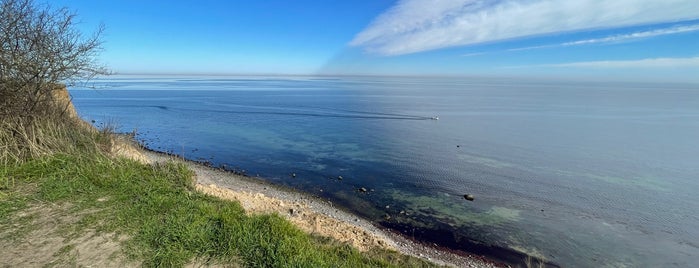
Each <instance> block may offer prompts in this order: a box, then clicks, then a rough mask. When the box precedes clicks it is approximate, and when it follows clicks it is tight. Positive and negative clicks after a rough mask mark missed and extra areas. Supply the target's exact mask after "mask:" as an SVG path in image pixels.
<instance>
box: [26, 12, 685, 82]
mask: <svg viewBox="0 0 699 268" xmlns="http://www.w3.org/2000/svg"><path fill="white" fill-rule="evenodd" d="M37 2H39V3H41V2H40V0H37ZM47 3H48V4H49V5H51V6H52V7H67V8H69V9H70V10H73V11H75V12H76V13H77V14H78V19H79V21H80V23H79V24H78V27H79V28H80V29H81V30H82V31H83V32H85V33H90V32H92V31H93V30H94V29H95V28H96V27H97V25H99V24H100V23H103V24H104V25H105V26H106V32H105V33H104V36H103V40H104V41H105V43H104V51H103V52H102V53H101V55H100V60H101V61H102V62H103V63H104V64H105V65H107V66H108V67H109V68H110V69H111V70H112V71H113V72H115V73H119V74H297V75H317V74H328V75H333V74H339V75H424V76H433V75H437V76H440V75H445V76H494V77H502V76H518V77H561V78H565V77H575V78H593V79H598V78H599V79H612V80H643V81H645V80H652V81H680V82H699V1H697V0H615V1H605V0H566V1H558V0H492V1H483V0H346V1H323V0H316V1H310V0H295V1H288V0H267V1H262V0H237V1H223V0H222V1H209V0H202V1H194V0H191V1H176V0H175V1H134V0H120V1H75V0H50V1H48V2H47Z"/></svg>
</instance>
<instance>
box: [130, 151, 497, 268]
mask: <svg viewBox="0 0 699 268" xmlns="http://www.w3.org/2000/svg"><path fill="white" fill-rule="evenodd" d="M143 155H144V156H145V158H146V160H147V161H148V162H151V163H157V162H164V161H169V160H174V161H181V162H183V163H185V164H186V165H187V166H188V167H189V168H190V169H191V170H192V171H194V173H195V174H196V189H197V190H199V191H201V192H204V193H206V194H209V195H212V196H216V197H219V198H223V199H228V200H237V201H239V202H240V203H241V205H242V206H243V208H245V210H246V211H247V212H248V213H277V214H279V215H281V216H283V217H285V218H287V219H288V220H289V221H291V222H292V223H294V224H295V225H296V226H298V227H299V228H300V229H302V230H304V231H306V232H309V233H312V234H317V235H320V236H325V237H332V238H334V239H337V240H338V241H341V242H345V243H349V244H350V245H352V246H354V247H355V248H357V249H359V250H360V251H365V252H366V251H369V250H372V249H375V248H384V249H392V250H396V251H398V252H401V253H403V254H407V255H412V256H415V257H418V258H423V259H425V260H428V261H430V262H433V263H435V264H438V265H444V266H450V267H508V266H507V265H505V264H501V263H496V262H494V261H491V260H488V259H486V258H484V257H481V256H476V255H468V254H464V253H462V252H455V251H451V250H449V249H445V248H441V247H438V246H436V245H427V244H424V243H421V242H418V241H413V240H411V239H408V238H407V237H405V236H403V235H401V234H398V233H396V232H393V231H391V230H387V229H384V228H378V227H376V226H374V225H373V224H372V223H371V222H369V221H367V220H364V219H362V218H360V217H357V216H356V215H353V214H351V213H348V212H346V211H344V210H343V209H341V208H338V207H336V206H334V205H333V204H332V203H331V202H330V201H327V200H321V199H319V198H317V197H313V196H310V195H308V194H305V193H302V192H299V191H297V190H294V189H290V188H286V187H283V186H279V185H273V184H271V183H268V182H265V181H262V180H259V179H255V178H251V177H247V176H243V175H240V174H236V173H234V172H230V171H226V170H223V169H217V168H212V167H208V166H206V165H204V164H202V163H198V162H194V161H188V160H183V159H181V158H177V157H175V156H173V155H169V154H166V153H161V152H157V151H145V152H143Z"/></svg>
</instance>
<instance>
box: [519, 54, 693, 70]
mask: <svg viewBox="0 0 699 268" xmlns="http://www.w3.org/2000/svg"><path fill="white" fill-rule="evenodd" d="M536 66H540V67H573V68H610V69H611V68H614V69H619V68H624V69H630V68H696V67H699V56H698V57H689V58H652V59H640V60H617V61H584V62H571V63H560V64H547V65H536ZM528 67H532V66H528Z"/></svg>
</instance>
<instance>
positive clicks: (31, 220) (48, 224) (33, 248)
mask: <svg viewBox="0 0 699 268" xmlns="http://www.w3.org/2000/svg"><path fill="white" fill-rule="evenodd" d="M69 208H70V207H69V205H53V204H44V205H39V206H35V207H32V208H28V209H26V210H24V211H22V212H20V213H19V215H17V217H19V218H25V219H27V220H26V221H25V223H24V224H22V225H12V226H2V232H0V240H2V243H0V267H47V266H59V267H61V266H62V267H64V266H71V267H136V266H138V265H137V264H136V263H132V262H129V261H127V259H126V257H125V256H123V255H122V253H121V241H123V239H120V238H118V237H116V236H115V235H114V234H97V233H95V232H94V230H90V229H88V230H85V231H83V233H81V234H79V235H78V236H77V237H76V236H75V234H67V233H66V232H65V230H64V229H62V228H64V227H66V226H70V225H72V224H75V223H77V222H78V221H79V220H80V217H81V214H76V213H75V212H70V211H69ZM69 235H73V237H72V238H68V236H69Z"/></svg>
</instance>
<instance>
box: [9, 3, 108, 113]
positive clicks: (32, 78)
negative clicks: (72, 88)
mask: <svg viewBox="0 0 699 268" xmlns="http://www.w3.org/2000/svg"><path fill="white" fill-rule="evenodd" d="M75 16H76V15H75V14H74V13H72V12H70V11H69V10H68V9H66V8H60V9H53V8H51V7H50V6H48V5H36V4H34V3H33V0H0V116H3V117H8V116H12V117H25V118H29V119H30V120H33V119H35V118H39V117H44V116H47V115H51V114H54V113H56V112H60V110H57V109H60V108H61V107H60V105H56V103H55V102H54V95H55V93H54V92H55V91H56V89H57V88H60V86H59V85H60V84H62V83H67V84H69V85H71V84H74V83H76V82H77V81H84V80H86V79H89V78H92V77H94V76H95V75H98V74H105V73H106V69H105V68H104V67H102V66H101V65H99V64H98V63H97V61H96V56H97V55H98V53H99V52H100V51H101V44H102V41H101V39H100V36H101V34H102V31H103V29H104V27H103V26H100V27H99V28H98V29H97V30H96V31H95V32H94V33H93V34H92V35H90V36H84V35H83V34H81V33H80V32H79V31H77V30H76V27H75V26H76V22H75ZM64 109H65V107H64Z"/></svg>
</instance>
